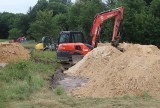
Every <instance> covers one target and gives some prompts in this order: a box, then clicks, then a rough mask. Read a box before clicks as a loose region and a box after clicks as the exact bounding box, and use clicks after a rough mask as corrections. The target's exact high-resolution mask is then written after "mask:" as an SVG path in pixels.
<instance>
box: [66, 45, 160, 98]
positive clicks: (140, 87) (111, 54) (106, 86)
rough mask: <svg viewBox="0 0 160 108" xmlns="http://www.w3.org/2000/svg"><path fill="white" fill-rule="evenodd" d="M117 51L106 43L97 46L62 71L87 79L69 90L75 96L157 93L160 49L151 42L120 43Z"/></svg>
mask: <svg viewBox="0 0 160 108" xmlns="http://www.w3.org/2000/svg"><path fill="white" fill-rule="evenodd" d="M120 47H121V48H124V49H125V50H126V51H125V52H123V53H122V52H120V51H119V50H117V49H116V48H114V47H112V46H110V45H109V44H106V45H100V47H98V48H95V49H94V50H93V51H92V52H90V53H88V54H87V55H86V56H85V57H84V58H83V59H82V60H81V61H80V62H78V63H77V64H76V65H75V66H73V67H71V68H70V69H69V70H67V71H66V72H65V73H67V74H68V75H70V76H79V77H86V78H89V79H90V80H89V82H88V83H87V84H85V85H83V86H82V87H78V88H75V89H73V90H72V91H71V93H72V94H73V95H74V96H79V97H94V98H105V97H117V96H126V95H128V96H141V95H143V93H144V92H147V93H149V94H150V95H151V96H158V97H159V96H160V50H159V49H158V48H157V47H156V46H153V45H139V44H127V43H123V44H121V45H120Z"/></svg>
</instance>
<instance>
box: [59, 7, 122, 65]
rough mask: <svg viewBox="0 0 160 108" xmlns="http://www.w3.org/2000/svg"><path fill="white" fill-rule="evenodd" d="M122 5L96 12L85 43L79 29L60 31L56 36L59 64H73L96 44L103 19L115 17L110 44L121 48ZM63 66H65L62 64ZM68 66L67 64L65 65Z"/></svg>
mask: <svg viewBox="0 0 160 108" xmlns="http://www.w3.org/2000/svg"><path fill="white" fill-rule="evenodd" d="M123 13H124V9H123V7H119V8H116V9H112V10H109V11H105V12H101V13H98V14H96V16H95V18H94V21H93V25H92V28H91V33H90V34H91V41H90V44H87V43H86V41H85V39H84V35H83V33H82V32H79V31H62V32H61V33H60V35H59V38H58V48H57V58H58V60H59V62H60V63H61V64H63V66H64V64H69V65H73V64H75V63H76V62H78V61H79V60H81V59H82V58H83V56H85V55H86V54H87V53H88V52H90V51H91V50H92V49H93V48H95V47H96V46H97V39H98V37H99V35H100V31H101V25H102V24H103V22H104V21H106V20H108V19H110V18H112V17H115V22H114V30H113V35H112V42H111V43H112V46H114V47H116V48H117V49H119V50H121V51H122V49H121V48H119V47H118V45H119V40H120V36H119V27H120V25H121V22H122V20H123ZM64 67H65V66H64ZM67 67H68V66H67Z"/></svg>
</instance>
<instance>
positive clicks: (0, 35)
mask: <svg viewBox="0 0 160 108" xmlns="http://www.w3.org/2000/svg"><path fill="white" fill-rule="evenodd" d="M8 31H9V27H8V26H7V25H6V24H2V23H0V39H7V38H8V36H9V33H8Z"/></svg>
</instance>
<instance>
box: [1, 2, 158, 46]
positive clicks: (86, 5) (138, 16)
mask: <svg viewBox="0 0 160 108" xmlns="http://www.w3.org/2000/svg"><path fill="white" fill-rule="evenodd" d="M120 6H123V7H124V10H125V12H124V20H123V23H122V28H121V29H120V32H121V36H122V41H125V42H132V43H140V44H154V45H157V46H160V8H159V7H160V0H106V1H104V0H103V1H102V0H77V1H76V2H75V3H72V2H71V0H38V2H37V4H36V5H35V6H33V7H30V8H29V9H28V12H27V13H26V14H13V13H8V12H3V13H0V38H11V39H12V38H16V37H19V36H21V35H25V36H27V37H28V38H30V39H36V40H39V39H41V37H42V36H54V37H55V39H57V37H58V34H59V32H60V31H64V30H74V31H82V32H83V33H84V34H85V36H86V38H87V37H88V36H89V34H90V30H91V26H92V23H93V20H94V16H95V15H96V13H99V12H103V11H107V10H110V9H114V8H117V7H120ZM113 25H114V18H112V19H110V20H108V21H106V22H105V23H104V24H102V31H101V41H110V40H111V36H112V32H113Z"/></svg>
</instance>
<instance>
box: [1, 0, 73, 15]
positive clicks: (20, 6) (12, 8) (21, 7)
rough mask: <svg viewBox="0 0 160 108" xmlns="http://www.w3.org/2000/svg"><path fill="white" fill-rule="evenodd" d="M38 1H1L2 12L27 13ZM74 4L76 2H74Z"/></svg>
mask: <svg viewBox="0 0 160 108" xmlns="http://www.w3.org/2000/svg"><path fill="white" fill-rule="evenodd" d="M37 1H38V0H0V12H12V13H27V11H28V9H29V7H30V6H34V5H35V4H36V3H37ZM72 1H73V2H74V1H75V0H72Z"/></svg>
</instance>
